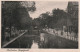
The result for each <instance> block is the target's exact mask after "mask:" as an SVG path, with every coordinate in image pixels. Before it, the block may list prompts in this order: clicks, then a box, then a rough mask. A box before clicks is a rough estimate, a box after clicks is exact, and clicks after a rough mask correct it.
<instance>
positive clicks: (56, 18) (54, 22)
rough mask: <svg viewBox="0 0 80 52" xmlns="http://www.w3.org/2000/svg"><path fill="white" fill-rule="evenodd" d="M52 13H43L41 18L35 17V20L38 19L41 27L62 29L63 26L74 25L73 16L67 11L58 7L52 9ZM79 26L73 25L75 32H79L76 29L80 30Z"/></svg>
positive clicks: (37, 21)
mask: <svg viewBox="0 0 80 52" xmlns="http://www.w3.org/2000/svg"><path fill="white" fill-rule="evenodd" d="M50 14H51V13H50V12H46V13H42V14H41V15H40V16H39V18H35V19H34V21H36V23H38V26H40V27H41V28H46V27H47V28H57V29H62V28H63V26H66V27H67V28H69V27H72V26H74V24H73V23H74V21H72V19H73V17H71V15H70V14H69V13H67V12H66V11H64V10H61V9H59V8H57V9H53V10H52V15H50ZM76 23H77V22H76ZM76 23H75V24H76ZM77 26H78V25H76V27H75V28H74V27H73V31H74V32H78V31H76V30H78V28H77Z"/></svg>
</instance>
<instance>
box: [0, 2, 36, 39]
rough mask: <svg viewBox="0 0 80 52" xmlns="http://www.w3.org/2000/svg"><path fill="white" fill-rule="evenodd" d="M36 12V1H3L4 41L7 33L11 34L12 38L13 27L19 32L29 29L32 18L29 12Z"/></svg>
mask: <svg viewBox="0 0 80 52" xmlns="http://www.w3.org/2000/svg"><path fill="white" fill-rule="evenodd" d="M28 2H29V3H28ZM35 10H36V7H35V2H34V1H31V2H30V1H26V2H24V1H2V11H1V12H2V18H1V19H2V23H1V24H2V40H3V39H4V37H5V32H8V33H10V36H11V28H12V27H14V28H15V29H18V30H19V29H20V30H22V29H29V28H30V26H31V24H32V18H31V17H30V16H29V13H28V12H29V11H31V12H34V11H35Z"/></svg>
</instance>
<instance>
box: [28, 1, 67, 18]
mask: <svg viewBox="0 0 80 52" xmlns="http://www.w3.org/2000/svg"><path fill="white" fill-rule="evenodd" d="M67 4H68V2H58V1H57V2H54V1H36V11H35V12H33V13H31V12H30V13H29V14H30V16H31V17H32V18H37V17H39V15H40V14H42V13H46V12H47V11H49V12H52V10H53V9H55V8H60V9H63V10H66V8H67Z"/></svg>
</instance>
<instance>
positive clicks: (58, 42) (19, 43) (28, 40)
mask: <svg viewBox="0 0 80 52" xmlns="http://www.w3.org/2000/svg"><path fill="white" fill-rule="evenodd" d="M5 48H30V49H39V48H78V44H77V43H75V42H72V41H70V40H67V39H64V38H60V37H57V36H53V35H50V34H47V33H40V34H38V35H34V34H31V35H28V34H27V33H25V34H24V35H23V36H21V37H19V38H18V39H16V40H15V41H14V42H12V43H10V44H9V45H7V46H6V47H5Z"/></svg>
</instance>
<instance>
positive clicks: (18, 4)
mask: <svg viewBox="0 0 80 52" xmlns="http://www.w3.org/2000/svg"><path fill="white" fill-rule="evenodd" d="M78 11H79V2H78V1H1V48H25V49H78V48H79V45H78V43H79V37H78V36H79V32H78V29H79V28H78V25H79V24H78V23H79V22H78V21H79V20H78V18H79V15H78Z"/></svg>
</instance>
